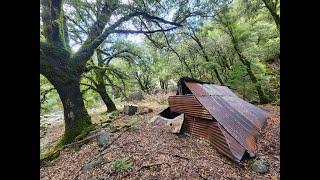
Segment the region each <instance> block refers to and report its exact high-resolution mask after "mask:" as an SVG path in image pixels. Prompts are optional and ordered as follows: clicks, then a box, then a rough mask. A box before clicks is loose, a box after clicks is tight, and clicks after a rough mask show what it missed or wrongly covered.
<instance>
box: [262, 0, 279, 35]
mask: <svg viewBox="0 0 320 180" xmlns="http://www.w3.org/2000/svg"><path fill="white" fill-rule="evenodd" d="M262 1H263V3H264V5H265V7H266V8H267V9H268V11H269V12H270V14H271V16H272V18H273V20H274V22H275V23H276V25H277V29H278V31H280V16H279V14H278V13H277V5H278V2H279V1H278V0H276V1H275V2H273V0H262Z"/></svg>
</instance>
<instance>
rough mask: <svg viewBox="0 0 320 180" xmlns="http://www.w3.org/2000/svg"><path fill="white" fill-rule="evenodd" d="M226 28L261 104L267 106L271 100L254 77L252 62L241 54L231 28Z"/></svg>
mask: <svg viewBox="0 0 320 180" xmlns="http://www.w3.org/2000/svg"><path fill="white" fill-rule="evenodd" d="M226 28H227V29H228V31H229V34H230V36H231V40H232V43H233V47H234V50H235V51H236V53H237V55H238V57H239V59H240V61H241V62H242V64H243V65H244V66H245V67H246V70H247V72H248V75H249V77H250V79H251V81H252V83H253V84H254V85H255V87H256V90H257V93H258V96H259V99H260V103H261V104H266V103H268V102H269V99H268V97H267V96H266V95H265V93H264V92H263V90H262V87H261V85H260V84H259V82H258V80H257V78H256V76H255V75H254V73H253V71H252V68H251V62H250V61H248V60H247V59H246V58H245V57H244V56H243V55H242V53H241V51H240V49H239V47H238V42H237V41H236V39H235V37H234V35H233V31H232V29H231V27H229V26H228V25H226Z"/></svg>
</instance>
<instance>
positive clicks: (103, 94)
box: [97, 82, 117, 112]
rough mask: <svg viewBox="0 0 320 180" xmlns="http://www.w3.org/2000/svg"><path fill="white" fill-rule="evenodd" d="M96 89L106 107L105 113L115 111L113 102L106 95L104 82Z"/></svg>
mask: <svg viewBox="0 0 320 180" xmlns="http://www.w3.org/2000/svg"><path fill="white" fill-rule="evenodd" d="M97 89H98V93H99V95H100V97H101V98H102V100H103V102H104V104H105V105H106V106H107V112H112V111H116V110H117V107H116V105H115V104H114V102H113V101H112V99H111V98H110V96H109V95H108V93H107V90H106V86H105V84H104V82H103V83H100V84H99V87H98V88H97Z"/></svg>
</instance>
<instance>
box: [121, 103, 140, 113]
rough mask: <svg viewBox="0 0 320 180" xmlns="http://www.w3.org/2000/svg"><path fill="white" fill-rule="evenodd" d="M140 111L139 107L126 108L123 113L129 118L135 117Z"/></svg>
mask: <svg viewBox="0 0 320 180" xmlns="http://www.w3.org/2000/svg"><path fill="white" fill-rule="evenodd" d="M137 111H138V107H137V106H131V105H130V106H124V108H123V113H124V114H126V115H129V116H132V115H134V114H135V113H136V112H137Z"/></svg>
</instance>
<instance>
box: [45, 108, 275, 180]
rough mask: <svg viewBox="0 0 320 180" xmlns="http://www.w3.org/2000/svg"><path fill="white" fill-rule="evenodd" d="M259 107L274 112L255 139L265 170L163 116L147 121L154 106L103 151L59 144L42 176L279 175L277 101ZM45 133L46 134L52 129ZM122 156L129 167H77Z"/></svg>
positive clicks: (116, 134) (123, 119)
mask: <svg viewBox="0 0 320 180" xmlns="http://www.w3.org/2000/svg"><path fill="white" fill-rule="evenodd" d="M260 107H262V108H264V109H266V110H268V111H270V112H271V113H272V116H271V117H270V118H269V119H268V121H267V125H266V128H265V129H264V130H263V137H261V138H260V139H259V140H258V142H257V153H256V156H257V158H258V159H263V160H266V161H268V163H269V166H270V167H269V171H268V172H267V173H266V174H259V173H256V172H253V171H252V170H251V169H250V164H252V162H253V159H244V160H243V161H242V162H241V164H242V165H239V164H235V163H233V162H232V161H230V160H229V159H228V158H226V157H225V156H223V155H221V154H220V153H218V152H217V151H216V150H215V149H214V148H213V147H212V146H210V145H209V144H208V143H207V142H205V141H203V140H201V139H198V138H195V137H188V136H186V135H175V134H172V133H170V132H169V131H168V129H167V128H166V125H165V122H162V121H159V120H155V121H151V122H150V119H151V118H152V117H154V116H155V115H156V114H157V113H159V112H160V111H161V108H156V107H152V109H153V110H154V111H153V112H152V113H148V114H143V115H137V119H138V121H137V123H136V127H133V128H122V129H120V130H119V131H117V132H114V133H110V142H112V144H109V145H108V147H107V148H106V149H104V151H103V152H101V148H100V147H99V146H98V145H97V142H96V141H94V140H90V142H88V143H87V144H85V145H83V146H82V147H81V149H80V150H79V151H75V150H74V149H72V148H67V149H64V150H62V151H61V155H60V157H59V158H57V159H55V160H54V161H52V162H51V164H50V165H49V166H46V167H41V168H40V174H41V179H75V178H76V179H121V178H122V179H279V178H280V107H279V106H271V105H264V106H260ZM129 119H130V118H129V117H128V116H124V117H121V118H119V119H117V120H115V121H112V123H114V124H116V123H126V122H128V120H129ZM152 120H154V119H152ZM125 129H127V130H125ZM48 133H49V135H50V131H48ZM99 150H100V151H99ZM122 157H128V162H130V163H132V168H129V169H125V170H123V171H115V169H114V167H113V166H112V165H110V164H109V163H106V164H103V165H99V166H95V167H93V168H91V169H88V170H87V171H84V172H83V171H81V168H82V167H83V166H84V165H86V164H88V163H90V162H93V161H94V160H96V161H97V160H100V161H102V162H110V161H114V160H117V159H121V158H122Z"/></svg>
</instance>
